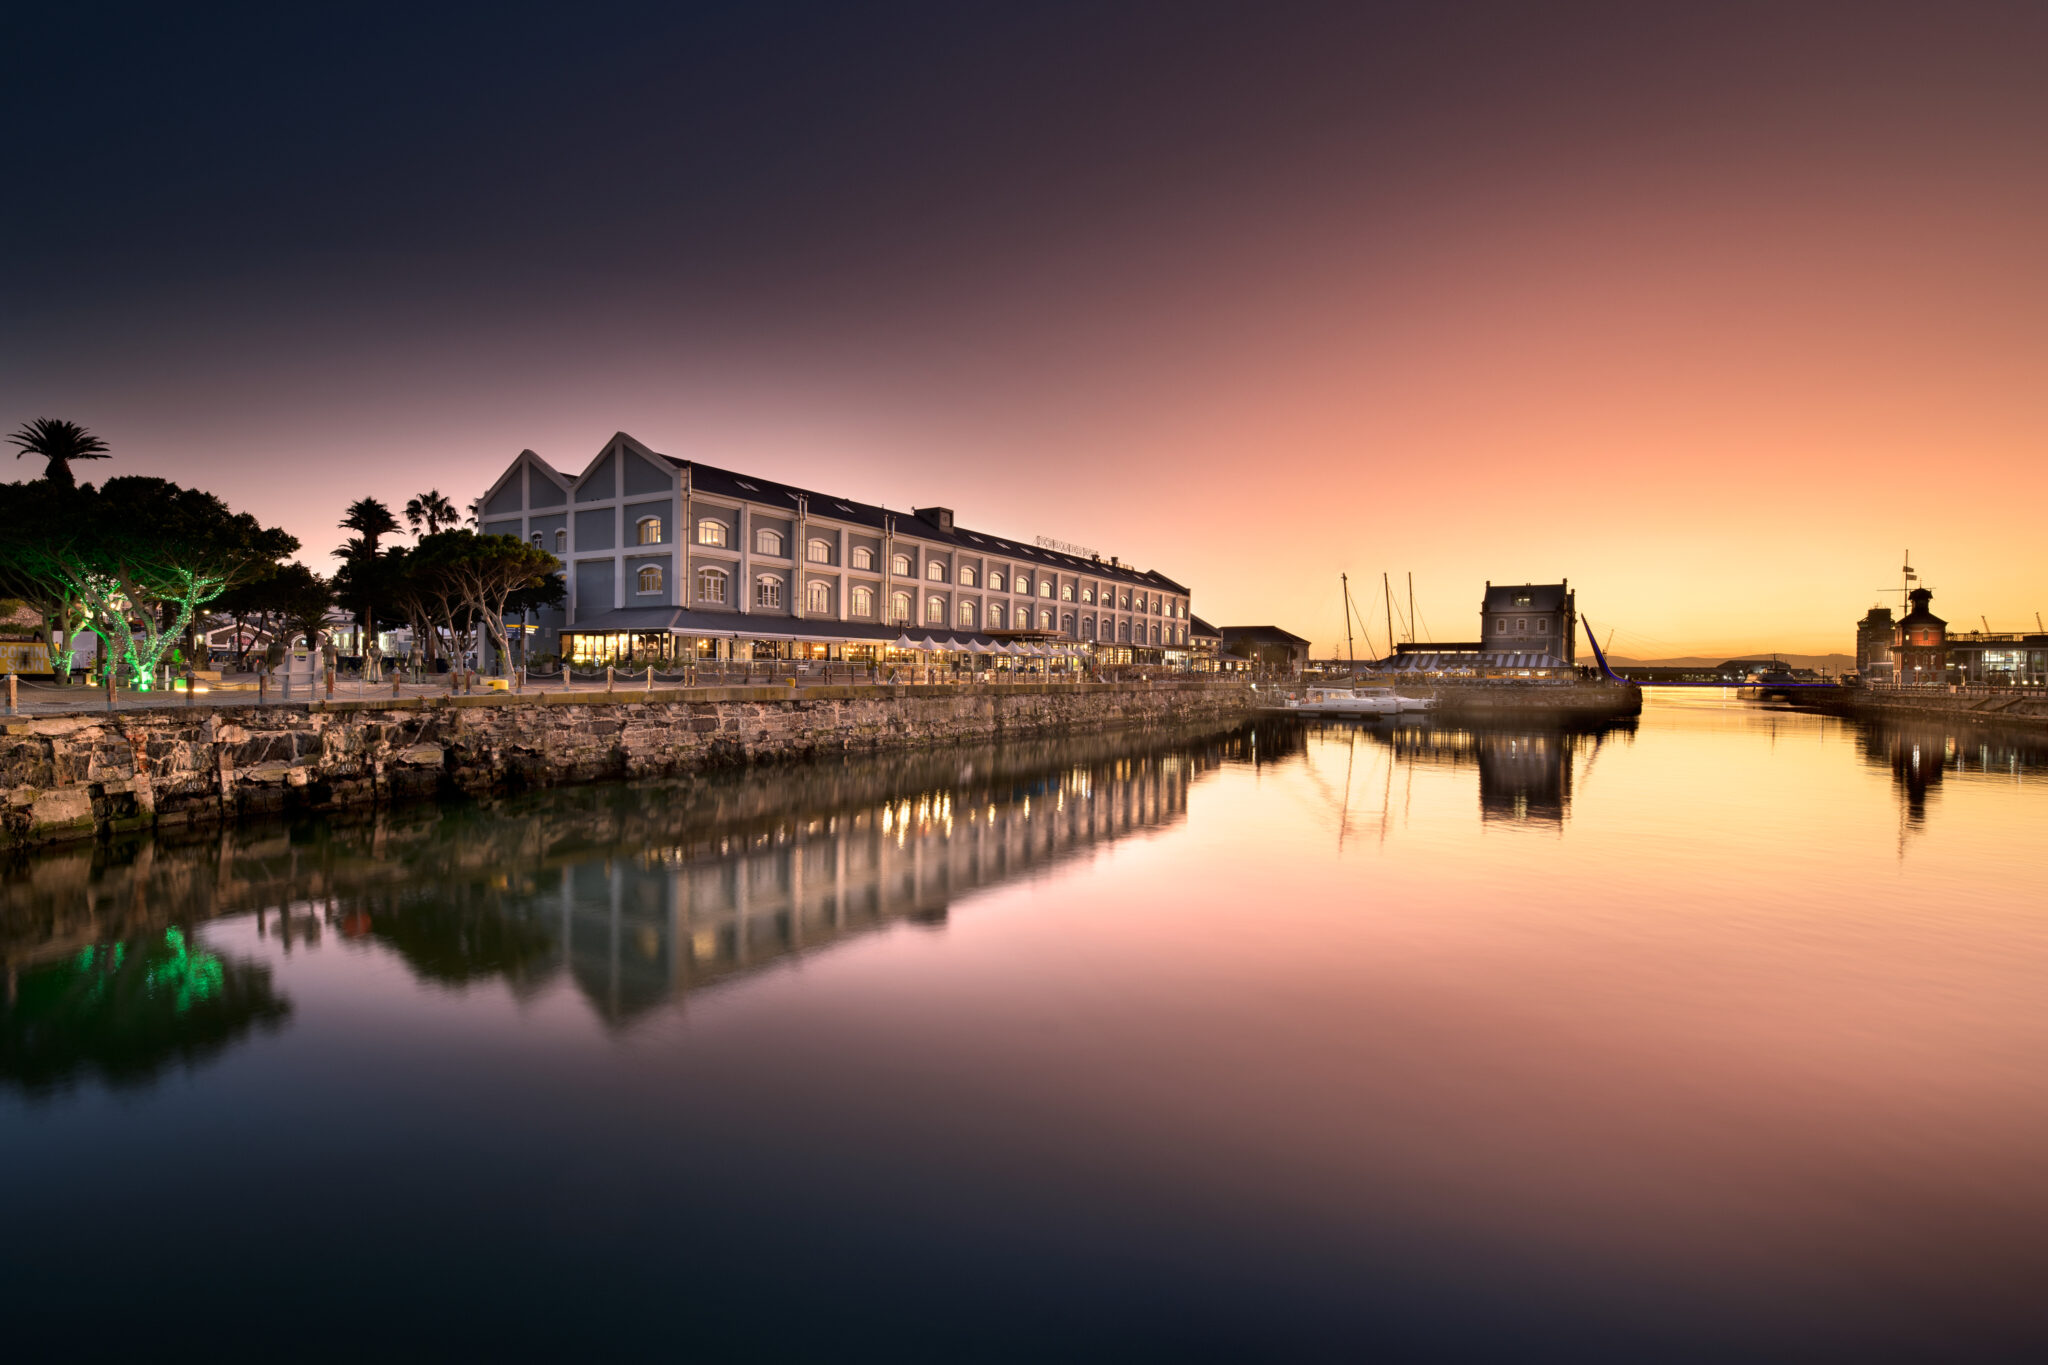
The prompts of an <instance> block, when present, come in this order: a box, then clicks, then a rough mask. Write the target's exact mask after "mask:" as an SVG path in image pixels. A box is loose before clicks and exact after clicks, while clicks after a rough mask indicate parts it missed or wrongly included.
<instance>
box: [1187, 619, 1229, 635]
mask: <svg viewBox="0 0 2048 1365" xmlns="http://www.w3.org/2000/svg"><path fill="white" fill-rule="evenodd" d="M1188 634H1190V635H1206V636H1209V637H1211V638H1215V639H1220V638H1221V637H1222V635H1223V632H1222V631H1220V630H1218V629H1216V627H1214V626H1212V625H1210V624H1209V623H1208V622H1207V621H1204V620H1203V619H1202V618H1201V617H1199V616H1190V617H1188Z"/></svg>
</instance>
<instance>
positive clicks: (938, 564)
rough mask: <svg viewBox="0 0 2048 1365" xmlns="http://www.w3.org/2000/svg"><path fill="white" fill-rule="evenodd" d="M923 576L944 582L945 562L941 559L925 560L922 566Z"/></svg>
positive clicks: (936, 581) (935, 581)
mask: <svg viewBox="0 0 2048 1365" xmlns="http://www.w3.org/2000/svg"><path fill="white" fill-rule="evenodd" d="M924 576H925V577H926V578H929V579H930V580H931V581H932V582H934V583H943V582H945V581H946V562H945V561H944V560H942V559H930V560H926V561H925V566H924Z"/></svg>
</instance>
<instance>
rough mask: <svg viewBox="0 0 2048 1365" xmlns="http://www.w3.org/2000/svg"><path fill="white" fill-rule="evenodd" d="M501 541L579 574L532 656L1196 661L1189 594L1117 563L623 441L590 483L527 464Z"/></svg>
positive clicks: (946, 515)
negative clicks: (992, 654)
mask: <svg viewBox="0 0 2048 1365" xmlns="http://www.w3.org/2000/svg"><path fill="white" fill-rule="evenodd" d="M477 506H478V512H477V519H478V524H479V526H480V527H481V529H482V530H483V531H484V532H485V533H487V534H499V535H517V536H520V537H523V538H525V539H527V540H529V541H531V542H532V543H533V544H535V545H538V546H540V547H541V548H543V549H545V550H548V551H550V552H551V553H553V554H554V555H555V556H556V557H557V558H558V559H560V560H561V561H562V563H563V565H564V575H565V578H566V580H567V587H568V602H567V604H566V606H565V607H563V608H561V609H558V610H549V611H546V612H543V613H541V614H540V617H539V619H538V620H536V621H530V622H529V623H527V624H528V626H529V644H528V652H529V654H530V655H531V656H536V657H537V656H541V655H549V654H560V655H562V656H563V657H567V658H572V659H574V660H576V661H578V662H582V663H605V662H615V661H619V660H620V659H623V658H625V657H633V658H636V659H640V658H647V657H650V656H651V657H658V658H661V659H670V658H677V657H685V656H687V657H698V658H713V657H715V658H756V657H762V656H763V654H764V652H765V654H767V655H769V656H772V657H818V658H826V657H831V658H840V657H853V658H862V657H873V656H874V652H875V651H876V650H878V649H884V648H887V647H888V645H889V644H890V643H891V642H894V641H896V640H898V639H899V638H902V637H905V636H908V637H909V638H911V639H913V640H915V641H918V642H920V643H922V642H924V641H927V640H928V641H930V642H931V643H932V644H933V645H935V646H937V647H939V648H966V647H968V646H970V645H975V644H981V645H993V644H998V643H1001V642H1003V641H1004V640H1017V639H1026V640H1039V641H1060V642H1072V643H1074V644H1078V645H1080V646H1084V647H1085V648H1086V652H1088V653H1090V654H1093V655H1094V656H1096V657H1097V658H1098V659H1099V660H1102V661H1105V662H1111V663H1126V662H1136V663H1160V664H1177V663H1185V661H1186V659H1187V652H1188V649H1189V644H1190V640H1189V632H1190V628H1191V623H1192V619H1193V616H1192V612H1191V611H1190V605H1189V604H1190V594H1189V591H1188V589H1187V588H1186V587H1184V586H1183V585H1181V584H1179V583H1177V582H1175V581H1174V580H1172V579H1170V578H1168V577H1166V576H1165V575H1164V574H1160V573H1157V572H1153V571H1141V570H1138V569H1136V568H1133V567H1132V566H1130V565H1127V564H1123V563H1122V562H1120V561H1119V560H1117V559H1115V558H1111V559H1108V560H1104V559H1101V558H1098V557H1093V556H1085V557H1084V556H1080V555H1075V554H1069V553H1064V552H1062V551H1058V550H1053V549H1049V548H1046V547H1044V546H1041V545H1036V544H1027V543H1023V542H1019V541H1015V540H1011V539H1008V538H1006V537H1002V536H997V535H992V534H989V533H986V532H978V531H971V530H968V529H966V528H965V527H962V526H958V525H956V524H955V523H954V520H953V514H952V512H951V511H950V510H949V509H947V508H943V507H926V508H919V509H916V510H914V511H912V512H907V513H903V512H892V511H890V510H888V509H886V508H883V507H879V506H875V505H872V504H868V503H861V502H856V501H853V500H852V499H849V498H839V497H834V496H831V495H829V494H825V493H818V492H813V491H811V490H808V489H801V488H794V487H791V486H789V485H786V484H781V483H777V482H775V481H774V480H771V479H764V478H759V477H756V476H753V475H743V474H736V473H734V472H732V471H730V470H726V469H719V468H715V467H713V466H710V465H705V464H700V463H697V462H695V461H691V460H681V459H677V458H675V457H673V456H668V455H662V454H659V453H658V452H656V451H653V450H650V449H649V448H648V447H646V446H644V445H642V444H641V443H640V442H638V441H636V440H634V439H633V438H632V437H631V436H628V435H626V434H625V433H623V432H621V433H619V434H618V435H616V436H614V437H613V438H612V439H611V440H610V441H608V442H607V443H606V444H605V446H604V448H603V449H602V450H600V451H599V452H598V454H597V456H596V457H595V458H594V459H592V460H591V461H590V463H589V464H588V465H587V466H586V467H585V468H584V470H583V471H582V473H580V474H576V475H569V474H564V473H562V472H560V471H558V470H556V469H554V468H553V467H552V466H550V465H549V464H548V463H547V462H546V461H545V460H543V459H541V458H540V457H539V456H538V455H536V454H534V453H533V452H532V451H530V450H529V451H522V452H521V453H520V455H519V457H518V458H517V459H516V460H514V461H513V462H512V464H511V466H510V468H508V469H507V470H506V471H505V473H504V474H503V475H501V476H500V477H499V478H498V480H497V481H496V482H495V483H493V484H492V485H491V487H490V488H489V489H488V490H486V492H485V493H484V495H483V497H482V499H480V500H479V502H478V505H477Z"/></svg>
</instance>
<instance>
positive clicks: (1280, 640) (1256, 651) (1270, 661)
mask: <svg viewBox="0 0 2048 1365" xmlns="http://www.w3.org/2000/svg"><path fill="white" fill-rule="evenodd" d="M1222 638H1223V653H1225V654H1227V655H1229V656H1231V657H1232V658H1237V659H1243V660H1245V661H1247V662H1248V663H1250V664H1251V665H1252V666H1253V667H1255V668H1257V669H1259V670H1261V671H1263V672H1268V673H1286V674H1289V675H1293V674H1298V673H1300V672H1301V671H1302V670H1303V669H1304V668H1306V667H1308V641H1306V640H1304V639H1302V638H1301V637H1300V636H1299V635H1296V634H1293V633H1292V632H1291V631H1285V630H1282V629H1280V627H1278V626H1225V627H1223V630H1222Z"/></svg>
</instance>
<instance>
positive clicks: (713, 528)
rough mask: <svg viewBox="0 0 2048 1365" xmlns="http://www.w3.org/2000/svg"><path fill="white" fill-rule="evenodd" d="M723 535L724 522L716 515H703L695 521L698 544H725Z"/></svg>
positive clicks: (724, 534)
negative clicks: (699, 519) (703, 516)
mask: <svg viewBox="0 0 2048 1365" xmlns="http://www.w3.org/2000/svg"><path fill="white" fill-rule="evenodd" d="M725 536H726V531H725V523H724V522H722V521H720V520H719V519H718V518H717V517H705V518H704V519H702V520H701V521H699V522H698V523H697V543H698V544H699V545H723V544H725Z"/></svg>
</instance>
